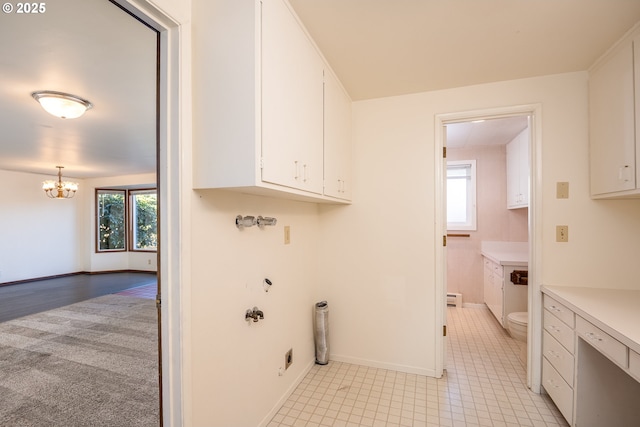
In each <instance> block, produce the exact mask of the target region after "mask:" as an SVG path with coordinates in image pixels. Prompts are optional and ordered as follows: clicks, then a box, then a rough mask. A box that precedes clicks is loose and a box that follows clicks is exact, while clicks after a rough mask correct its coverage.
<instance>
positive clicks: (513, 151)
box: [507, 128, 529, 209]
mask: <svg viewBox="0 0 640 427" xmlns="http://www.w3.org/2000/svg"><path fill="white" fill-rule="evenodd" d="M527 207H529V129H528V128H527V129H525V130H523V131H522V132H520V133H519V134H518V135H517V136H516V137H515V138H514V139H513V140H511V141H510V142H509V143H508V144H507V208H508V209H518V208H527Z"/></svg>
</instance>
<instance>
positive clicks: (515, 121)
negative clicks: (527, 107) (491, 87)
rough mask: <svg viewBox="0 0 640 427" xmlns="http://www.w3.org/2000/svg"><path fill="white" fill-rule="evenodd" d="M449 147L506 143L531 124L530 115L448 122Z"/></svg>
mask: <svg viewBox="0 0 640 427" xmlns="http://www.w3.org/2000/svg"><path fill="white" fill-rule="evenodd" d="M446 126H447V141H446V145H447V148H467V147H471V146H480V145H504V144H506V143H507V142H509V141H511V140H512V139H513V138H515V137H516V135H518V134H519V133H520V132H522V131H523V130H525V129H526V128H527V127H528V126H529V118H528V116H514V117H503V118H497V119H488V120H478V121H475V120H474V121H470V122H461V123H451V124H447V125H446Z"/></svg>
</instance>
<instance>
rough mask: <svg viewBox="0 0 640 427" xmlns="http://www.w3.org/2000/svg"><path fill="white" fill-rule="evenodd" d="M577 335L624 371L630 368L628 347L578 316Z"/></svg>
mask: <svg viewBox="0 0 640 427" xmlns="http://www.w3.org/2000/svg"><path fill="white" fill-rule="evenodd" d="M576 317H577V318H576V333H577V334H578V336H579V337H580V338H582V339H584V340H585V341H586V342H588V343H589V344H591V345H592V346H594V347H595V348H597V349H598V351H600V353H602V354H604V355H605V356H607V357H608V358H609V359H611V360H612V361H613V362H614V363H616V364H618V366H620V367H621V368H623V369H627V368H628V367H629V361H628V356H627V346H626V345H624V344H622V343H621V342H620V341H618V340H617V339H615V338H613V337H612V336H611V335H609V334H608V333H606V332H604V331H603V330H602V329H600V328H598V327H596V326H594V325H592V324H591V323H590V322H588V321H586V320H584V319H583V318H582V317H580V316H576Z"/></svg>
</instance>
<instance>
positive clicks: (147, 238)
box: [129, 189, 158, 251]
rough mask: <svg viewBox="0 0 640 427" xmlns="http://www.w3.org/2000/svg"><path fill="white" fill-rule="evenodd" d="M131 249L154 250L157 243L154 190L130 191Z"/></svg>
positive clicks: (156, 214) (156, 206) (156, 215)
mask: <svg viewBox="0 0 640 427" xmlns="http://www.w3.org/2000/svg"><path fill="white" fill-rule="evenodd" d="M129 194H130V200H131V243H132V245H131V246H132V247H131V250H133V251H155V250H156V249H157V245H158V200H157V195H156V190H155V189H154V190H135V191H133V190H132V191H130V192H129Z"/></svg>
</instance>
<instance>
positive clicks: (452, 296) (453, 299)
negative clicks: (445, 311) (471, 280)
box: [447, 293, 462, 307]
mask: <svg viewBox="0 0 640 427" xmlns="http://www.w3.org/2000/svg"><path fill="white" fill-rule="evenodd" d="M447 306H451V307H462V294H456V293H448V294H447Z"/></svg>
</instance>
